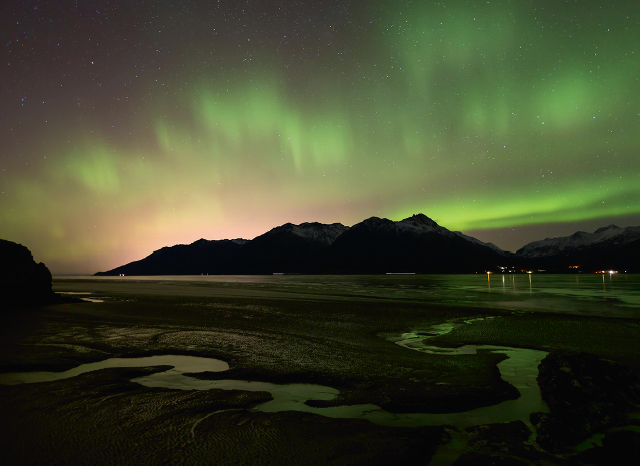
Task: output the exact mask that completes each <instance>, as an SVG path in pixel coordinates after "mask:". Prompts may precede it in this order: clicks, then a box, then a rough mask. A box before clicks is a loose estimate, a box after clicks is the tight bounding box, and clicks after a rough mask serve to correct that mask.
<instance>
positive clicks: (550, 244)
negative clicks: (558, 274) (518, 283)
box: [516, 225, 640, 257]
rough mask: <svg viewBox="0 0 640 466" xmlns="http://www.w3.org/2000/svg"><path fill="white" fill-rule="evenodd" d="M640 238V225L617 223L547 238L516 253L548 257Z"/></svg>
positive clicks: (525, 255)
mask: <svg viewBox="0 0 640 466" xmlns="http://www.w3.org/2000/svg"><path fill="white" fill-rule="evenodd" d="M637 239H640V227H627V228H620V227H618V226H616V225H609V226H607V227H602V228H598V229H597V230H596V231H594V232H593V233H587V232H584V231H577V232H575V233H574V234H573V235H571V236H562V237H558V238H546V239H543V240H541V241H534V242H532V243H529V244H527V245H525V246H523V247H522V248H520V249H519V250H518V251H517V252H516V254H517V255H519V256H524V257H547V256H553V255H555V254H560V253H562V252H567V251H571V250H573V249H576V248H580V247H583V246H588V245H593V244H596V243H601V242H604V241H609V240H612V241H616V243H620V244H625V243H628V242H630V241H635V240H637Z"/></svg>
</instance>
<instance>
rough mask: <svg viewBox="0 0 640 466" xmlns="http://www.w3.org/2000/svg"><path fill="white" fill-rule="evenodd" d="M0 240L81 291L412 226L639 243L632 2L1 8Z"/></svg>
mask: <svg viewBox="0 0 640 466" xmlns="http://www.w3.org/2000/svg"><path fill="white" fill-rule="evenodd" d="M0 36H1V38H2V51H1V54H2V59H1V63H0V66H1V72H0V73H1V74H0V80H1V81H2V86H0V95H1V100H0V102H1V103H2V106H1V107H0V118H1V124H0V191H1V193H0V237H1V238H4V239H8V240H11V241H16V242H19V243H22V244H24V245H25V246H27V247H29V248H30V249H31V251H32V252H33V254H34V257H35V259H36V260H37V261H44V262H45V263H46V264H47V265H48V266H49V268H50V269H51V270H52V272H53V273H93V272H96V271H98V270H107V269H111V268H113V267H115V266H118V265H122V264H124V263H127V262H130V261H133V260H138V259H141V258H142V257H145V256H147V255H148V254H150V253H151V252H152V251H153V250H155V249H158V248H160V247H162V246H168V245H173V244H177V243H190V242H192V241H195V240H197V239H199V238H206V239H223V238H237V237H243V238H253V237H255V236H256V235H258V234H261V233H263V232H265V231H267V230H269V229H271V228H273V227H275V226H277V225H281V224H283V223H286V222H293V223H300V222H305V221H319V222H323V223H333V222H340V223H343V224H345V225H353V224H354V223H357V222H360V221H362V220H364V219H365V218H368V217H371V216H378V217H387V218H390V219H393V220H401V219H403V218H405V217H407V216H410V215H411V214H414V213H424V214H425V215H427V216H429V217H431V218H432V219H434V220H435V221H437V222H438V223H439V224H440V225H442V226H444V227H446V228H448V229H450V230H460V231H463V232H464V233H467V234H470V235H472V236H475V237H477V238H479V239H481V240H483V241H492V242H494V243H495V244H497V245H498V246H500V247H502V248H504V249H507V250H513V251H515V250H516V249H518V248H519V247H521V246H523V245H524V244H525V243H527V242H529V241H532V240H537V239H543V238H545V237H546V236H556V235H567V234H571V233H573V232H575V231H577V230H580V229H581V230H585V231H593V229H594V228H597V227H601V226H606V225H608V224H610V223H616V224H617V225H618V226H628V225H640V153H639V152H640V151H639V148H640V131H639V129H640V2H638V0H628V1H627V0H625V1H613V2H612V1H608V2H607V1H602V0H597V1H591V0H580V1H560V0H551V1H535V0H529V1H526V0H517V1H516V0H512V1H490V2H488V1H486V0H485V1H467V2H464V1H458V2H454V1H449V2H440V3H438V2H426V1H424V2H422V1H413V2H412V1H398V0H392V1H354V2H349V1H341V2H338V1H316V2H312V1H309V2H292V1H289V2H282V1H281V2H278V1H244V2H241V1H218V2H215V1H211V2H209V1H206V2H205V1H182V2H181V1H162V2H159V1H141V0H136V1H83V0H78V1H66V0H56V1H49V2H45V1H28V0H22V1H8V2H2V6H0Z"/></svg>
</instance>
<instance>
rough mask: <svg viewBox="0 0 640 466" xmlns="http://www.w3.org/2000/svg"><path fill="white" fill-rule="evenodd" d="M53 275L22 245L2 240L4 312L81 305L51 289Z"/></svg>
mask: <svg viewBox="0 0 640 466" xmlns="http://www.w3.org/2000/svg"><path fill="white" fill-rule="evenodd" d="M51 279H52V277H51V272H49V269H48V268H47V266H46V265H44V264H43V263H42V262H40V263H36V261H34V260H33V256H32V255H31V251H29V249H28V248H27V247H25V246H23V245H21V244H17V243H14V242H12V241H7V240H4V239H0V302H1V303H2V306H1V307H0V311H6V310H9V309H15V308H21V307H29V306H43V305H46V304H54V303H62V302H81V300H79V299H77V298H70V297H63V296H60V295H58V294H56V293H54V292H53V290H52V289H51Z"/></svg>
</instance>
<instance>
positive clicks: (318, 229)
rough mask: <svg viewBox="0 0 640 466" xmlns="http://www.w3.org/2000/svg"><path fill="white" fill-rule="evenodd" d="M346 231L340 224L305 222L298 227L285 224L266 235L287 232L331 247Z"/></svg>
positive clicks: (346, 228)
mask: <svg viewBox="0 0 640 466" xmlns="http://www.w3.org/2000/svg"><path fill="white" fill-rule="evenodd" d="M348 229H349V227H346V226H344V225H342V224H341V223H331V224H324V223H319V222H305V223H301V224H299V225H295V224H293V223H285V224H284V225H281V226H279V227H276V228H273V229H272V230H270V231H269V232H268V234H277V233H280V232H287V233H291V234H293V235H295V236H299V237H301V238H304V239H306V240H309V241H314V242H316V241H317V242H321V243H325V244H327V245H331V243H333V242H334V241H335V239H336V238H337V237H338V236H340V235H341V234H342V233H343V232H345V231H346V230H348Z"/></svg>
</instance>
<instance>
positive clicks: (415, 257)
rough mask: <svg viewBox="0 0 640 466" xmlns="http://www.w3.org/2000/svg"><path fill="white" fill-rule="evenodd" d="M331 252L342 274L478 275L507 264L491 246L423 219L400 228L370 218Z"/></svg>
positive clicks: (398, 224)
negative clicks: (411, 273) (477, 273)
mask: <svg viewBox="0 0 640 466" xmlns="http://www.w3.org/2000/svg"><path fill="white" fill-rule="evenodd" d="M329 252H330V256H329V259H330V263H331V265H332V266H333V268H334V270H335V272H337V273H363V272H365V273H407V272H414V273H473V272H477V271H484V270H487V269H490V270H492V269H494V268H495V267H497V266H498V265H500V264H502V263H504V256H503V255H502V254H500V253H498V252H497V251H496V250H494V249H493V248H491V247H490V246H488V245H485V244H484V243H481V242H480V241H478V240H475V241H470V240H468V239H466V238H464V237H462V236H460V235H457V234H455V233H453V232H451V231H449V230H447V229H446V228H444V227H441V226H439V225H438V224H437V223H436V222H434V221H433V220H431V219H430V218H429V217H427V216H426V215H423V214H418V215H414V216H412V217H409V218H406V219H404V220H402V221H399V222H394V221H391V220H388V219H384V218H377V217H371V218H369V219H367V220H365V221H363V222H361V223H358V224H356V225H354V226H353V227H351V228H350V229H349V230H348V231H346V232H345V233H343V234H342V235H340V236H339V237H338V238H337V239H336V241H335V242H334V243H333V245H332V246H331V249H330V251H329Z"/></svg>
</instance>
